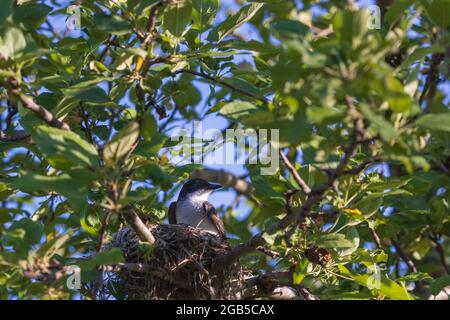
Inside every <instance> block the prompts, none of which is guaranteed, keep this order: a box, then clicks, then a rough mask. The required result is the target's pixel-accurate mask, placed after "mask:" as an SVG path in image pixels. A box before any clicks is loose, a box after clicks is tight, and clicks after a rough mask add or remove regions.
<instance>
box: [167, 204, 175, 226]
mask: <svg viewBox="0 0 450 320" xmlns="http://www.w3.org/2000/svg"><path fill="white" fill-rule="evenodd" d="M176 209H177V202H176V201H174V202H172V203H171V204H170V206H169V223H170V224H177V216H176V214H175V210H176Z"/></svg>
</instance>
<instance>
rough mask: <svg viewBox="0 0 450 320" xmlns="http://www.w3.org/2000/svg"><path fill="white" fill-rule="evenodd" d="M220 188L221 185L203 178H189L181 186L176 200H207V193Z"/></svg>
mask: <svg viewBox="0 0 450 320" xmlns="http://www.w3.org/2000/svg"><path fill="white" fill-rule="evenodd" d="M220 188H222V186H221V185H218V184H214V183H209V182H208V181H206V180H203V179H191V180H188V181H187V182H186V183H185V184H184V185H183V188H181V191H180V195H179V196H178V200H183V199H191V200H198V201H207V200H208V195H209V194H210V193H211V192H213V191H214V190H217V189H220Z"/></svg>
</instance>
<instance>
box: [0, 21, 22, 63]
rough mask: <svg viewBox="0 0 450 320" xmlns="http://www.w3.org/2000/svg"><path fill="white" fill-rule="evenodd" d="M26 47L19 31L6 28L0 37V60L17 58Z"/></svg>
mask: <svg viewBox="0 0 450 320" xmlns="http://www.w3.org/2000/svg"><path fill="white" fill-rule="evenodd" d="M26 45H27V44H26V41H25V37H24V35H23V33H22V31H21V30H20V29H17V28H6V30H5V31H4V32H3V33H2V34H1V36H0V60H1V59H10V58H17V57H19V56H20V55H21V53H22V51H23V49H25V47H26Z"/></svg>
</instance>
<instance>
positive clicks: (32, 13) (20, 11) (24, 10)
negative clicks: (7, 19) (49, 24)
mask: <svg viewBox="0 0 450 320" xmlns="http://www.w3.org/2000/svg"><path fill="white" fill-rule="evenodd" d="M3 1H4V0H2V2H3ZM51 11H52V8H51V7H49V6H47V5H45V4H41V3H33V2H31V1H30V2H26V3H24V4H22V5H20V6H17V7H16V8H15V9H14V13H13V20H14V22H16V23H22V24H24V25H25V26H26V27H27V28H28V29H32V28H38V27H39V26H40V25H41V24H42V23H43V22H44V21H45V19H46V18H47V15H48V14H49V13H50V12H51Z"/></svg>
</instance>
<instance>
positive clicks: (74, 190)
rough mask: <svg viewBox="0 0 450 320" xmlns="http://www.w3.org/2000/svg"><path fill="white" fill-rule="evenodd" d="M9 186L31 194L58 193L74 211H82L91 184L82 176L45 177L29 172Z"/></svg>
mask: <svg viewBox="0 0 450 320" xmlns="http://www.w3.org/2000/svg"><path fill="white" fill-rule="evenodd" d="M90 175H91V174H90ZM89 182H90V181H89ZM9 185H10V186H11V187H14V188H17V189H19V190H21V191H23V192H29V193H40V194H42V193H49V192H52V191H53V192H56V193H58V194H60V195H62V196H65V197H66V198H67V199H68V200H69V202H70V204H71V205H72V206H73V207H74V209H76V210H82V208H84V206H85V204H86V201H87V200H86V196H87V190H86V189H87V187H88V186H89V183H88V182H87V181H86V180H85V177H82V176H81V175H80V174H78V175H75V177H73V176H70V175H68V174H61V175H58V176H44V175H39V174H36V173H32V172H28V173H25V174H23V175H21V176H20V177H18V178H15V179H14V180H12V181H11V182H10V183H9Z"/></svg>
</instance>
